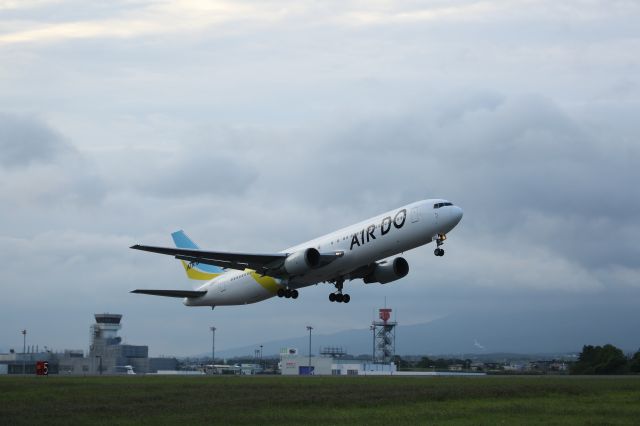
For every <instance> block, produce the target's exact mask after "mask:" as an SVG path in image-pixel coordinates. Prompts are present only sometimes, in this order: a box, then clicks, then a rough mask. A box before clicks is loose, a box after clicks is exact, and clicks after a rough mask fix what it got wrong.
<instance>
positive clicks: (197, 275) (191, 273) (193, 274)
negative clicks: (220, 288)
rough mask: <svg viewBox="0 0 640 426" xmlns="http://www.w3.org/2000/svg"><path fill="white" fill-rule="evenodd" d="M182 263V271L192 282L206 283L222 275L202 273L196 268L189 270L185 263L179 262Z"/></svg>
mask: <svg viewBox="0 0 640 426" xmlns="http://www.w3.org/2000/svg"><path fill="white" fill-rule="evenodd" d="M181 262H182V266H184V270H185V272H186V273H187V276H188V277H189V278H191V279H192V280H203V281H208V280H212V279H214V278H215V277H217V276H219V275H222V274H216V273H212V272H203V271H200V270H198V269H196V268H191V267H189V264H188V263H187V262H185V261H184V260H181Z"/></svg>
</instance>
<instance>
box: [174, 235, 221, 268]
mask: <svg viewBox="0 0 640 426" xmlns="http://www.w3.org/2000/svg"><path fill="white" fill-rule="evenodd" d="M171 237H172V238H173V242H174V243H175V245H176V247H178V248H186V249H194V250H198V249H199V248H200V247H198V245H197V244H196V243H194V242H193V241H192V240H191V238H189V237H188V236H187V234H185V233H184V231H183V230H180V231H176V232H174V233H172V234H171ZM181 262H182V266H184V270H185V272H186V273H187V276H188V277H189V278H191V279H192V280H211V279H213V278H215V277H217V276H218V275H220V274H222V273H223V272H224V269H222V268H220V267H219V266H214V265H205V264H202V263H188V262H185V261H184V260H181Z"/></svg>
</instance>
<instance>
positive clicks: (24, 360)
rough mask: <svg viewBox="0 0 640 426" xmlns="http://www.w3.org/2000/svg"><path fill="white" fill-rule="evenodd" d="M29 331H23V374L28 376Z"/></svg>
mask: <svg viewBox="0 0 640 426" xmlns="http://www.w3.org/2000/svg"><path fill="white" fill-rule="evenodd" d="M26 362H27V330H26V329H24V330H22V374H23V375H24V374H27V367H26Z"/></svg>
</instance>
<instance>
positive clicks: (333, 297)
mask: <svg viewBox="0 0 640 426" xmlns="http://www.w3.org/2000/svg"><path fill="white" fill-rule="evenodd" d="M334 285H335V286H336V290H337V291H336V292H335V293H331V294H329V301H330V302H338V303H349V301H350V300H351V296H349V295H348V294H342V287H343V286H344V279H342V278H340V279H338V280H336V283H335V284H334Z"/></svg>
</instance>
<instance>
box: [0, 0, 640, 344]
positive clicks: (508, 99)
mask: <svg viewBox="0 0 640 426" xmlns="http://www.w3.org/2000/svg"><path fill="white" fill-rule="evenodd" d="M638 21H640V3H638V2H636V1H632V0H629V1H625V0H616V1H612V0H606V1H605V0H602V1H598V0H573V1H563V2H555V1H550V0H549V1H546V0H523V1H517V2H514V1H508V2H507V1H491V0H488V1H469V0H458V1H450V0H447V1H407V2H391V1H325V2H305V1H295V2H294V1H291V2H286V1H277V0H273V1H229V2H219V1H210V2H209V1H198V0H192V1H157V2H154V1H144V0H131V1H120V2H114V1H97V2H89V3H87V2H85V1H80V0H33V1H13V0H1V1H0V324H1V325H0V349H2V350H7V349H8V348H10V347H15V348H20V349H21V345H22V336H21V335H20V332H19V330H21V329H23V328H26V329H28V333H29V334H28V341H29V343H31V344H34V345H35V344H38V345H39V346H40V348H42V347H43V346H44V345H47V346H49V347H53V348H54V349H64V348H82V349H86V348H87V347H88V340H89V333H88V332H89V326H90V324H91V323H92V314H93V313H95V312H116V313H122V314H123V315H124V319H123V325H124V328H123V331H122V335H123V336H124V337H125V340H126V341H127V342H129V343H133V344H148V345H150V352H151V353H152V354H153V355H159V354H177V355H186V354H193V353H201V352H205V351H207V350H208V349H209V344H210V343H209V342H210V332H209V331H208V327H209V326H210V325H216V326H217V327H218V329H219V331H218V333H217V345H218V347H219V348H220V349H226V348H232V347H236V346H244V345H251V344H254V343H255V344H260V342H262V341H266V340H273V339H280V338H286V337H289V336H299V335H304V333H305V332H306V330H305V329H304V327H305V325H307V324H311V325H313V326H315V327H316V330H317V331H318V332H319V333H331V332H335V331H339V330H344V329H352V328H365V327H367V323H368V322H369V321H370V320H371V316H372V310H373V309H374V308H375V307H379V306H380V305H382V304H383V303H384V299H385V297H386V299H387V304H388V305H389V306H391V307H393V308H395V309H396V311H397V314H398V320H399V321H401V322H402V323H404V324H414V323H421V322H426V321H429V320H431V319H434V318H440V317H444V316H450V315H456V314H459V313H461V312H468V311H470V310H475V311H477V312H478V313H479V314H481V313H482V312H492V313H495V312H505V315H506V314H507V313H509V314H513V312H517V311H519V310H526V311H527V312H535V313H537V314H539V315H540V316H545V317H547V316H550V315H554V313H557V312H559V311H563V310H572V309H573V310H588V309H592V308H594V307H597V308H598V309H599V310H602V309H604V310H605V311H606V310H610V312H616V311H617V310H618V309H622V308H628V307H630V306H634V305H637V304H638V302H640V260H639V259H640V246H639V245H638V241H639V240H640V222H639V221H638V217H640V197H639V196H638V184H639V183H640V171H639V170H638V165H639V164H640V142H639V138H640V120H639V117H640V55H639V54H638V53H639V52H640V29H639V27H638ZM430 197H444V198H447V199H450V200H452V201H454V202H456V203H457V204H459V205H460V206H462V207H463V208H464V210H465V216H464V218H463V221H462V222H461V224H460V225H459V226H458V228H456V229H455V230H454V232H452V233H451V235H450V238H449V240H448V241H447V245H446V247H447V254H446V256H444V257H442V258H436V257H435V256H433V253H432V249H431V248H429V247H423V248H419V249H416V250H414V251H412V252H410V253H407V255H406V257H407V259H408V261H409V263H410V266H411V272H410V275H409V276H408V277H407V278H405V279H403V280H401V281H398V282H395V283H392V284H389V285H385V286H381V285H367V286H365V285H363V284H362V283H361V282H360V281H357V282H353V283H352V284H349V285H348V292H349V293H350V294H351V296H352V302H351V303H350V304H349V305H344V304H335V303H334V304H332V303H329V302H328V300H327V295H328V293H329V292H330V291H331V288H330V287H329V286H328V285H319V286H317V287H313V288H308V289H306V290H304V291H302V293H301V297H300V298H299V299H298V300H297V301H295V302H292V301H290V300H284V299H277V298H275V299H272V300H269V301H266V302H262V303H260V304H257V305H249V306H244V307H235V308H216V309H215V310H214V311H211V310H208V309H206V308H186V307H184V306H182V304H181V303H180V301H179V300H176V299H168V298H158V297H151V296H141V295H132V294H129V293H128V292H129V291H130V290H132V289H135V288H167V289H176V288H178V289H179V288H190V283H189V282H188V280H187V279H186V277H185V276H184V274H183V271H182V269H181V266H180V265H179V264H178V263H177V261H174V260H172V259H171V258H169V257H164V256H159V255H153V254H145V253H141V252H136V251H132V250H129V249H128V247H129V246H130V245H132V244H134V243H145V244H154V245H170V243H171V240H170V236H169V234H170V232H171V231H173V230H176V229H185V230H186V231H187V232H188V233H189V234H190V235H191V236H192V237H193V238H194V239H195V240H196V241H197V242H198V243H199V244H200V245H201V246H203V247H206V248H210V249H217V250H236V251H238V250H244V251H252V252H256V251H268V252H272V251H277V250H281V249H283V248H285V247H287V246H290V245H293V244H296V243H299V242H301V241H304V240H307V239H310V238H313V237H316V236H319V235H321V234H323V233H325V232H329V231H332V230H334V229H337V228H339V227H342V226H345V225H348V224H350V223H352V222H356V221H359V220H361V219H364V218H366V217H369V216H373V215H375V214H378V213H381V212H383V211H386V210H389V209H391V208H394V207H396V206H398V205H400V204H403V203H408V202H412V201H415V200H418V199H424V198H430ZM593 321H598V318H594V319H593ZM620 327H625V324H620ZM629 333H635V334H637V330H632V329H630V330H629ZM585 343H589V342H585ZM638 343H639V346H640V341H639V342H638ZM469 345H470V350H471V349H472V346H473V342H470V343H469Z"/></svg>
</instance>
